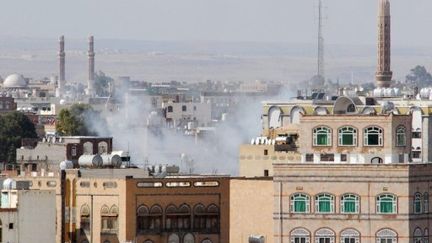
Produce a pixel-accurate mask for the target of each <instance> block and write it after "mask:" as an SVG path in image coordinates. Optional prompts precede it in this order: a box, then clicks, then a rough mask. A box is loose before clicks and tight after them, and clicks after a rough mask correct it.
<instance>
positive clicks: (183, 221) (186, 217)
mask: <svg viewBox="0 0 432 243" xmlns="http://www.w3.org/2000/svg"><path fill="white" fill-rule="evenodd" d="M177 225H178V228H179V229H185V230H186V229H190V228H191V210H190V207H189V206H188V205H186V204H183V205H181V206H180V208H179V210H178V216H177Z"/></svg>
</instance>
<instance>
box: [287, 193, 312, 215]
mask: <svg viewBox="0 0 432 243" xmlns="http://www.w3.org/2000/svg"><path fill="white" fill-rule="evenodd" d="M290 207H291V212H292V213H309V211H310V198H309V196H308V195H306V194H302V193H296V194H294V195H292V196H291V202H290Z"/></svg>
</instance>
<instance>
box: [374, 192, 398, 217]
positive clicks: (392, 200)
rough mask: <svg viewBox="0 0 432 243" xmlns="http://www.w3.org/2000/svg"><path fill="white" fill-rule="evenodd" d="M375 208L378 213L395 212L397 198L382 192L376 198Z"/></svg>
mask: <svg viewBox="0 0 432 243" xmlns="http://www.w3.org/2000/svg"><path fill="white" fill-rule="evenodd" d="M376 208H377V213H379V214H395V213H396V212H397V198H396V196H395V195H392V194H382V195H379V196H377V198H376Z"/></svg>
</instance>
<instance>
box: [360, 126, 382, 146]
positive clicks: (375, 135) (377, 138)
mask: <svg viewBox="0 0 432 243" xmlns="http://www.w3.org/2000/svg"><path fill="white" fill-rule="evenodd" d="M383 135H384V132H383V129H382V128H380V127H376V126H372V127H367V128H365V129H364V146H382V145H383V143H384V141H383Z"/></svg>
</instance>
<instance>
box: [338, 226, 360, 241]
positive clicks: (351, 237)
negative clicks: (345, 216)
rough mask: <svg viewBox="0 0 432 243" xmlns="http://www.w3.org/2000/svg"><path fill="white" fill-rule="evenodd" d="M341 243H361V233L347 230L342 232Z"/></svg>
mask: <svg viewBox="0 0 432 243" xmlns="http://www.w3.org/2000/svg"><path fill="white" fill-rule="evenodd" d="M341 243H360V232H358V231H357V230H355V229H345V230H343V231H342V232H341Z"/></svg>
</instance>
